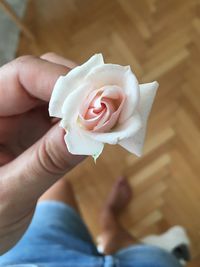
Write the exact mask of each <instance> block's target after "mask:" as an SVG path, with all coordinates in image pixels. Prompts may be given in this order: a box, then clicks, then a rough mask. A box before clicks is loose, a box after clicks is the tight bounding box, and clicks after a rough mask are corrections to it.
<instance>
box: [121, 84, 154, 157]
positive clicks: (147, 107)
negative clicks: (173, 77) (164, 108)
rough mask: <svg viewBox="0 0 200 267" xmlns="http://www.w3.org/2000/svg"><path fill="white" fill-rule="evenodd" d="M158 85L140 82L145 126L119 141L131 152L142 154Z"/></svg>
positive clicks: (141, 108)
mask: <svg viewBox="0 0 200 267" xmlns="http://www.w3.org/2000/svg"><path fill="white" fill-rule="evenodd" d="M158 86H159V85H158V83H157V82H152V83H145V84H140V103H139V112H140V114H141V119H142V125H143V126H142V128H141V129H140V130H139V131H138V132H137V134H135V135H134V136H133V137H131V138H128V139H124V140H122V141H120V142H119V144H120V145H121V146H122V147H124V148H125V149H127V150H128V151H129V152H131V153H134V154H136V155H137V156H141V155H142V150H143V146H144V139H145V135H146V124H147V120H148V116H149V113H150V111H151V107H152V104H153V101H154V98H155V95H156V91H157V89H158Z"/></svg>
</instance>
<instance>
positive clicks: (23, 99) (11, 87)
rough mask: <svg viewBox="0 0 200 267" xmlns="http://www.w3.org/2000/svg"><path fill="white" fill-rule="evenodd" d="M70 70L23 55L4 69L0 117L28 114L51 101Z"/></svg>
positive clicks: (0, 77)
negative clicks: (57, 84)
mask: <svg viewBox="0 0 200 267" xmlns="http://www.w3.org/2000/svg"><path fill="white" fill-rule="evenodd" d="M69 70H70V69H69V68H68V67H66V66H63V65H59V64H55V63H52V62H48V61H46V60H44V59H41V58H37V57H33V56H23V57H20V58H18V59H15V60H13V61H12V62H10V63H8V64H6V65H4V66H3V67H1V68H0V116H12V115H17V114H21V113H24V112H26V111H28V110H30V109H32V108H33V107H35V106H37V105H38V103H39V102H41V100H42V101H46V102H48V101H49V100H50V97H51V93H52V90H53V87H54V84H55V82H56V80H57V79H58V77H59V76H60V75H64V74H66V73H67V72H68V71H69Z"/></svg>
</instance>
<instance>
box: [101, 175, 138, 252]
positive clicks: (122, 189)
mask: <svg viewBox="0 0 200 267" xmlns="http://www.w3.org/2000/svg"><path fill="white" fill-rule="evenodd" d="M131 198H132V191H131V187H130V185H129V184H128V182H127V180H126V179H125V178H124V177H120V178H119V179H118V180H117V181H116V183H115V184H114V186H113V188H112V191H111V193H110V196H109V197H108V200H107V201H106V204H105V206H104V209H103V211H102V214H101V229H102V232H101V235H100V236H99V243H100V246H101V248H102V250H103V252H104V253H105V254H112V253H115V252H116V251H118V250H119V249H121V248H125V247H127V246H129V245H133V244H134V243H136V242H137V243H138V241H137V240H136V239H135V238H134V237H133V236H131V235H130V234H129V233H128V232H127V231H126V229H124V228H123V226H122V225H121V224H120V222H119V216H120V214H121V212H122V211H123V210H124V208H125V207H126V206H127V205H128V203H129V201H130V200H131Z"/></svg>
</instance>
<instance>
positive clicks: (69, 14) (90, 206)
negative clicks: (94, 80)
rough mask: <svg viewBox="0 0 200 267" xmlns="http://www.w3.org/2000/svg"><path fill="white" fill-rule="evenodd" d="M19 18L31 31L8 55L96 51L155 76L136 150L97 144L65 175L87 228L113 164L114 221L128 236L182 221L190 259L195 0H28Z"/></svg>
mask: <svg viewBox="0 0 200 267" xmlns="http://www.w3.org/2000/svg"><path fill="white" fill-rule="evenodd" d="M25 22H26V24H27V25H28V26H29V28H30V29H31V31H32V32H33V34H34V35H35V39H36V42H35V43H30V41H29V40H27V39H26V38H25V37H24V36H23V35H22V36H21V38H20V44H19V49H18V55H22V54H28V53H31V54H37V55H40V54H42V53H44V52H47V51H54V52H57V53H59V54H61V55H63V56H65V57H68V58H70V59H73V60H75V61H77V62H83V61H85V60H86V59H87V58H88V57H90V56H91V55H92V54H94V53H96V52H102V53H103V54H104V56H105V59H106V62H113V63H119V64H128V65H129V64H130V65H131V66H132V69H133V70H134V71H135V72H136V74H137V76H138V79H139V80H140V82H148V81H152V80H158V81H159V83H160V89H159V91H158V94H157V97H156V100H155V104H154V106H153V110H152V113H151V117H150V120H149V127H148V134H147V138H146V144H145V153H144V155H143V157H142V158H140V159H138V158H136V157H135V156H133V155H130V154H129V153H127V152H126V151H124V150H123V149H121V148H119V147H117V146H108V147H106V149H105V151H104V153H103V155H102V156H101V157H100V159H99V160H98V161H97V164H96V165H95V164H94V162H93V161H92V159H87V160H86V162H84V163H83V164H82V165H81V166H79V167H78V168H77V169H76V170H74V171H72V172H71V173H70V175H69V177H70V178H71V179H72V182H73V185H74V188H75V191H76V193H77V198H78V200H79V203H80V205H81V210H82V212H83V215H84V218H85V219H86V221H87V223H88V225H89V226H90V229H91V230H92V233H93V234H94V236H95V235H96V234H98V232H99V227H98V216H99V213H100V211H101V208H102V205H103V203H104V200H105V198H106V196H107V194H108V193H109V190H110V188H111V186H112V184H113V182H114V180H115V178H116V177H117V176H118V175H120V174H125V175H127V177H128V179H129V181H130V183H131V185H132V187H133V190H134V199H133V200H132V202H131V204H130V206H129V207H128V208H127V210H126V211H124V214H123V216H122V222H123V224H124V225H125V226H126V227H127V229H128V230H129V231H130V232H131V233H132V234H134V235H135V236H137V237H138V238H140V237H142V236H144V235H146V234H149V233H152V232H155V233H160V232H162V231H164V230H166V229H167V228H168V227H170V226H173V225H177V224H179V225H183V226H184V227H186V228H187V229H188V233H189V235H190V238H191V241H192V254H193V258H194V261H193V263H191V266H199V265H200V156H199V155H200V86H199V84H200V71H199V69H200V67H199V66H200V45H199V43H200V1H199V0H165V1H164V0H163V1H162V0H135V1H132V0H109V1H106V0H95V1H93V0H84V1H83V0H59V1H57V0H51V1H49V0H34V1H33V0H32V1H30V2H29V5H28V9H27V12H26V17H25Z"/></svg>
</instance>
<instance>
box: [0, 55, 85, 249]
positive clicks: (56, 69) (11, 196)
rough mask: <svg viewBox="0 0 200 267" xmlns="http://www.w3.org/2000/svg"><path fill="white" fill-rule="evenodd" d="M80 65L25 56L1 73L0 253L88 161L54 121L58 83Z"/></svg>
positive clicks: (8, 246)
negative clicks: (53, 190)
mask: <svg viewBox="0 0 200 267" xmlns="http://www.w3.org/2000/svg"><path fill="white" fill-rule="evenodd" d="M73 66H74V63H72V62H70V61H68V60H65V59H63V58H61V57H59V56H57V55H54V54H46V55H44V56H43V57H42V58H37V57H32V56H24V57H20V58H18V59H16V60H14V61H12V62H10V63H8V64H7V65H4V66H3V67H2V68H0V254H2V253H4V252H5V251H7V250H8V249H9V248H11V247H12V246H13V245H14V244H15V243H16V242H17V241H18V240H19V239H20V237H21V236H22V235H23V233H24V232H25V230H26V229H27V227H28V225H29V223H30V221H31V219H32V215H33V213H34V209H35V205H36V203H37V199H38V198H39V197H40V196H41V195H42V194H43V193H44V192H45V191H46V190H47V189H48V188H49V187H50V186H51V185H52V184H54V183H55V182H56V181H57V180H58V179H59V178H61V177H62V176H63V175H64V174H65V173H66V172H67V171H69V170H70V169H71V168H72V167H74V166H75V165H76V164H78V163H79V162H80V161H81V160H82V159H83V157H80V156H73V155H71V154H70V153H68V151H67V148H66V145H65V143H64V140H63V137H64V131H63V130H62V129H61V128H60V127H59V126H58V122H56V121H55V119H53V120H52V119H51V118H49V116H48V102H49V100H50V96H51V92H52V89H53V87H54V84H55V82H56V80H57V79H58V77H59V76H60V75H64V74H66V73H67V72H68V71H69V70H70V68H71V67H73Z"/></svg>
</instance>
